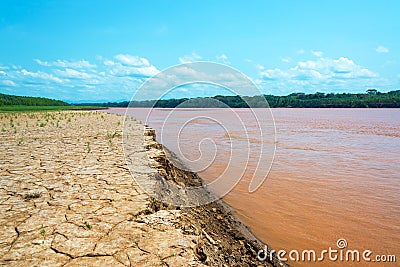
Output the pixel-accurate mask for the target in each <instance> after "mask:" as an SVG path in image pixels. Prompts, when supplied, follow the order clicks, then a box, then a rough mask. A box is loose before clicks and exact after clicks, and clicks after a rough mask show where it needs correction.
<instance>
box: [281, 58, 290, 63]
mask: <svg viewBox="0 0 400 267" xmlns="http://www.w3.org/2000/svg"><path fill="white" fill-rule="evenodd" d="M281 61H282V62H284V63H290V61H292V59H291V58H290V57H282V58H281Z"/></svg>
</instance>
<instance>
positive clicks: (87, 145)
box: [86, 142, 91, 153]
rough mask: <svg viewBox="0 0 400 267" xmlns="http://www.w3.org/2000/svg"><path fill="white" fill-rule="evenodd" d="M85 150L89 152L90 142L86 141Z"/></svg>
mask: <svg viewBox="0 0 400 267" xmlns="http://www.w3.org/2000/svg"><path fill="white" fill-rule="evenodd" d="M86 150H87V153H90V151H91V149H90V142H87V143H86Z"/></svg>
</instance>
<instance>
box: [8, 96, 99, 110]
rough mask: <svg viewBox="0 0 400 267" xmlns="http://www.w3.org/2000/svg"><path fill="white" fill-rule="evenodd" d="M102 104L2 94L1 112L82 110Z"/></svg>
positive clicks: (97, 107) (95, 107)
mask: <svg viewBox="0 0 400 267" xmlns="http://www.w3.org/2000/svg"><path fill="white" fill-rule="evenodd" d="M100 108H103V107H102V106H101V105H95V106H87V105H84V106H82V105H79V106H76V105H71V104H68V103H66V102H64V101H61V100H55V99H49V98H44V97H30V96H15V95H6V94H0V112H8V111H9V112H14V111H50V110H82V109H100Z"/></svg>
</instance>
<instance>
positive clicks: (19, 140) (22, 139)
mask: <svg viewBox="0 0 400 267" xmlns="http://www.w3.org/2000/svg"><path fill="white" fill-rule="evenodd" d="M23 142H24V138H23V137H20V138H19V139H18V145H19V146H20V145H22V143H23Z"/></svg>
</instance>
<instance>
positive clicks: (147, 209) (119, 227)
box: [0, 111, 203, 267]
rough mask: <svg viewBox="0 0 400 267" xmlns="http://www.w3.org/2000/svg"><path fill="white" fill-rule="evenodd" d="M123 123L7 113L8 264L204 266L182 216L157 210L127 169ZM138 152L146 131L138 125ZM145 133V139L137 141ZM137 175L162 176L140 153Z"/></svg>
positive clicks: (78, 115) (2, 250)
mask: <svg viewBox="0 0 400 267" xmlns="http://www.w3.org/2000/svg"><path fill="white" fill-rule="evenodd" d="M122 121H123V117H122V116H117V115H111V114H106V113H97V112H77V111H75V112H65V111H64V112H45V113H40V112H36V113H5V114H0V124H1V125H0V126H1V127H2V128H1V132H0V135H1V145H0V231H1V232H0V233H1V234H0V266H68V267H71V266H201V265H203V264H202V263H201V262H200V261H199V260H198V259H197V257H196V256H195V254H194V251H195V246H196V243H197V241H198V236H197V235H195V234H193V235H191V234H187V233H185V234H183V233H182V231H181V229H180V228H179V226H178V221H179V218H180V216H181V215H182V214H181V213H182V211H180V210H159V211H157V212H155V211H154V210H153V211H152V210H151V202H152V201H151V199H149V198H148V196H147V195H146V194H145V193H144V192H143V191H142V190H141V189H140V188H139V187H138V185H137V184H136V182H135V181H134V179H133V178H132V176H131V174H130V172H129V171H128V169H127V167H126V164H125V160H124V156H123V150H122V145H121V142H122V137H121V129H122V125H121V124H122ZM135 127H137V131H134V133H135V136H134V138H137V140H138V144H141V142H143V126H142V125H141V124H139V123H136V124H135ZM136 135H137V136H136ZM137 149H138V155H139V156H140V159H138V172H137V173H132V175H145V174H146V172H151V171H154V170H153V169H151V168H150V167H149V166H148V164H145V158H144V157H143V153H142V152H143V151H142V149H143V147H142V146H141V145H138V146H137Z"/></svg>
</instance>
